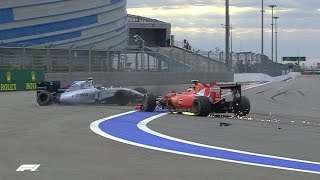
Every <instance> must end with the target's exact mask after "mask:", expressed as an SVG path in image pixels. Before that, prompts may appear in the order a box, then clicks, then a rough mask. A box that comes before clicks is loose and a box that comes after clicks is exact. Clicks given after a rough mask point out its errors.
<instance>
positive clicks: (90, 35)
mask: <svg viewBox="0 0 320 180" xmlns="http://www.w3.org/2000/svg"><path fill="white" fill-rule="evenodd" d="M126 3H127V1H126V0H28V1H26V0H1V6H0V45H1V46H4V47H32V48H37V47H48V46H50V47H52V48H61V49H68V48H69V47H71V46H72V47H76V48H81V49H89V48H92V47H95V48H97V49H106V48H110V47H111V48H125V47H126V46H127V43H128V42H127V41H128V35H127V32H128V26H127V13H126Z"/></svg>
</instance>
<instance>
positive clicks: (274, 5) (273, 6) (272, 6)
mask: <svg viewBox="0 0 320 180" xmlns="http://www.w3.org/2000/svg"><path fill="white" fill-rule="evenodd" d="M269 7H270V8H271V15H272V17H271V18H272V23H271V60H272V61H273V25H274V24H273V19H274V17H273V9H274V8H275V7H277V5H276V4H271V5H269Z"/></svg>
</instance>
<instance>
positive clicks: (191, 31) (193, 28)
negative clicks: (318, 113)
mask: <svg viewBox="0 0 320 180" xmlns="http://www.w3.org/2000/svg"><path fill="white" fill-rule="evenodd" d="M127 2H128V4H127V12H128V14H134V15H140V16H145V17H149V18H154V19H158V20H161V21H165V22H168V23H171V26H172V27H171V31H172V32H171V33H172V34H173V35H174V36H175V40H176V41H180V42H182V41H183V39H187V40H188V41H189V43H190V44H191V46H192V47H193V48H196V49H199V50H204V51H206V50H214V49H215V48H216V47H218V48H220V49H221V50H223V51H224V49H225V48H224V47H225V38H224V35H225V31H224V28H222V27H221V24H225V0H211V1H209V0H157V1H155V0H127ZM229 3H230V22H231V24H232V26H233V27H234V29H233V30H232V35H233V38H232V44H233V52H248V51H251V52H254V53H261V12H260V11H261V5H262V0H229ZM270 4H276V5H277V7H275V8H274V16H278V17H279V19H278V20H277V26H278V41H277V42H278V43H277V44H278V48H277V49H278V61H279V62H280V61H281V58H282V57H287V56H305V57H306V58H307V62H306V64H308V65H313V64H314V65H315V63H316V62H320V45H319V44H320V0H264V6H265V15H264V29H265V31H264V54H266V55H267V56H269V58H270V59H271V23H272V22H271V20H272V15H271V8H269V7H268V5H270ZM274 37H275V36H274ZM275 51H276V49H275V45H274V59H275Z"/></svg>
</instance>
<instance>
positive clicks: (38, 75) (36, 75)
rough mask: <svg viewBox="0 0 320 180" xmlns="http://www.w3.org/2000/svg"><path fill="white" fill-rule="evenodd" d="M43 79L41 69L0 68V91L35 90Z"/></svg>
mask: <svg viewBox="0 0 320 180" xmlns="http://www.w3.org/2000/svg"><path fill="white" fill-rule="evenodd" d="M44 80H45V78H44V72H43V71H42V70H32V69H30V70H0V92H4V91H26V90H36V88H37V82H43V81H44Z"/></svg>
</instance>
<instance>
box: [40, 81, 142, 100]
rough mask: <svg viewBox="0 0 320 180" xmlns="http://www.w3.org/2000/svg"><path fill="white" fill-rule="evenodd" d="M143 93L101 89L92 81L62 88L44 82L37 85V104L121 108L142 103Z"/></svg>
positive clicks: (135, 90) (140, 91) (101, 87)
mask: <svg viewBox="0 0 320 180" xmlns="http://www.w3.org/2000/svg"><path fill="white" fill-rule="evenodd" d="M144 93H146V90H145V89H143V88H136V89H129V88H122V87H112V86H111V87H103V86H101V85H100V84H93V80H92V79H89V80H87V81H75V82H73V83H71V84H69V85H67V86H64V87H63V88H61V87H60V81H50V82H49V81H46V82H42V83H38V84H37V103H38V104H39V105H40V106H47V105H50V104H52V103H62V104H90V103H106V104H118V105H121V106H123V105H127V104H128V103H129V102H132V103H139V102H142V101H143V97H144Z"/></svg>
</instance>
